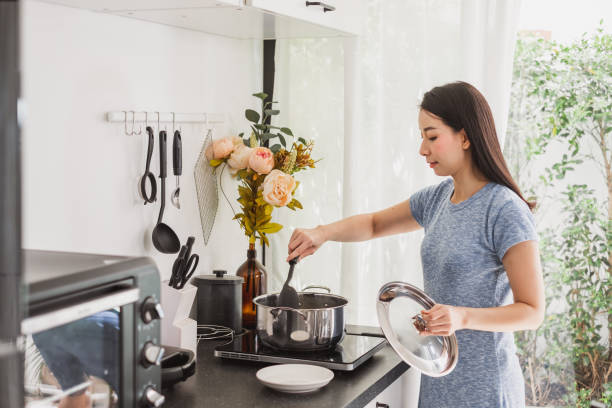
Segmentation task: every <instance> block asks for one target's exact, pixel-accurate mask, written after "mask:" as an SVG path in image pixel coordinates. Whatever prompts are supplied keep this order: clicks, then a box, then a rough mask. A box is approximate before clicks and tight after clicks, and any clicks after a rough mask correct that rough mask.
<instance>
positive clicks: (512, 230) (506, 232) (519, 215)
mask: <svg viewBox="0 0 612 408" xmlns="http://www.w3.org/2000/svg"><path fill="white" fill-rule="evenodd" d="M537 240H538V234H537V232H536V227H535V220H534V218H533V215H532V214H531V211H529V207H527V204H525V203H524V202H523V201H517V200H512V201H509V202H507V203H506V204H505V205H504V206H503V207H502V208H501V210H500V211H499V213H498V215H497V219H496V220H495V223H494V225H493V248H494V250H495V253H496V254H497V256H498V258H499V260H500V261H501V260H502V259H503V258H504V255H506V252H507V251H508V249H510V248H512V247H513V246H514V245H516V244H518V243H520V242H524V241H537Z"/></svg>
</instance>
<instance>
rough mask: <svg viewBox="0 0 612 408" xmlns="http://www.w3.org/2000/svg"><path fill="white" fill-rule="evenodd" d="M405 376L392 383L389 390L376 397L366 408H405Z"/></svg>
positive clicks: (386, 389)
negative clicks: (403, 389) (403, 397)
mask: <svg viewBox="0 0 612 408" xmlns="http://www.w3.org/2000/svg"><path fill="white" fill-rule="evenodd" d="M404 375H406V374H404ZM404 375H403V376H404ZM403 376H401V377H400V378H398V379H397V380H395V381H394V382H393V383H391V385H389V386H388V387H387V388H385V390H384V391H383V392H381V393H380V394H378V395H377V396H376V397H374V399H373V400H372V401H370V402H369V403H368V404H367V405H366V406H365V407H364V408H403V407H402V388H403V385H402V384H403Z"/></svg>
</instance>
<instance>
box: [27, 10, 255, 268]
mask: <svg viewBox="0 0 612 408" xmlns="http://www.w3.org/2000/svg"><path fill="white" fill-rule="evenodd" d="M23 6H24V7H23V25H22V30H23V33H22V41H23V43H22V48H21V50H22V66H23V96H24V100H25V108H26V110H25V112H26V114H25V122H24V129H23V245H24V247H25V248H37V249H50V250H62V251H76V252H93V253H107V254H122V255H146V256H151V257H153V258H154V259H155V261H156V262H157V265H158V267H159V268H160V272H161V275H162V278H166V279H167V278H168V277H169V275H170V271H169V269H170V267H171V265H172V262H173V260H174V257H175V255H165V254H160V253H159V252H157V251H156V250H155V249H154V248H153V246H152V244H151V239H150V237H151V231H152V229H153V227H154V225H155V222H156V219H157V213H158V210H159V199H158V202H157V203H156V204H154V205H147V206H144V205H143V201H142V200H141V199H140V198H139V196H138V191H137V182H138V179H139V177H140V175H141V174H142V172H143V170H144V162H145V154H146V136H145V132H144V129H143V134H142V135H140V136H126V135H125V134H124V129H123V123H120V124H118V123H109V122H106V121H105V120H104V113H105V112H107V111H121V110H136V111H138V110H141V111H143V110H149V111H156V110H157V111H162V112H169V111H176V112H183V113H191V112H205V111H206V112H220V113H225V114H227V117H228V119H229V120H228V121H227V123H225V124H224V125H222V126H218V127H217V129H216V132H215V134H216V137H222V136H227V135H229V134H231V133H238V132H240V131H242V130H244V129H246V128H247V126H246V123H245V120H244V119H243V118H244V113H243V112H244V109H245V108H247V107H254V103H255V102H256V99H255V98H254V97H252V96H251V94H252V93H254V92H258V91H260V90H261V76H262V74H261V66H262V61H261V59H262V52H261V41H241V40H232V39H228V38H223V37H217V36H212V35H208V34H203V33H198V32H194V31H188V30H182V29H177V28H173V27H168V26H163V25H158V24H152V23H147V22H142V21H137V20H132V19H127V18H123V17H115V16H109V15H104V14H99V13H93V12H89V11H83V10H77V9H72V8H67V7H62V6H55V5H49V4H46V3H41V2H37V1H32V0H30V1H25V2H24V4H23ZM155 127H156V126H155ZM162 127H163V126H162ZM168 130H169V137H168V163H169V166H168V174H169V178H168V180H167V181H168V183H167V194H168V197H167V198H168V199H167V206H166V213H165V216H164V221H165V222H166V223H167V224H169V225H170V226H171V227H172V228H173V229H174V230H175V231H176V232H177V234H178V235H179V237H180V239H181V241H182V242H183V243H184V242H185V240H186V239H187V237H188V236H189V235H194V236H195V237H196V244H195V246H194V252H195V253H199V254H200V257H201V259H200V265H201V266H200V267H199V268H198V273H210V271H211V269H212V268H224V269H227V270H228V271H229V272H230V273H234V272H235V271H236V269H237V268H238V266H239V265H240V264H241V263H242V262H243V261H244V260H245V259H246V250H247V247H248V241H247V239H246V237H245V236H244V235H243V233H242V232H241V231H240V229H239V227H238V226H237V224H235V221H231V216H230V215H229V214H230V210H229V207H228V205H227V203H225V202H223V201H220V202H219V208H220V210H219V212H218V214H217V219H216V222H215V227H214V229H213V231H212V235H211V238H210V241H209V244H208V246H207V247H205V246H204V242H203V238H202V232H201V227H200V220H199V213H198V208H197V201H196V195H195V187H194V178H193V166H194V163H195V160H196V159H197V156H198V153H199V150H200V147H201V143H202V141H203V139H204V127H203V125H182V137H183V139H182V140H183V150H184V152H183V177H182V178H181V210H180V211H179V210H177V209H175V208H174V207H172V206H171V205H170V202H169V194H170V192H171V191H172V190H173V189H174V184H175V182H174V177H173V176H172V161H171V145H172V144H171V140H172V133H171V125H170V129H168ZM157 142H158V141H157V135H156V140H155V143H156V145H155V152H154V156H153V165H152V171H153V173H154V174H156V175H157V174H158V170H157V169H158V167H159V165H158V160H159V153H158V143H157ZM157 181H158V194H159V178H158V180H157ZM226 185H227V186H230V187H228V189H227V190H228V191H229V192H232V193H233V192H234V190H235V188H233V186H232V184H231V182H229V181H228V182H227V183H226Z"/></svg>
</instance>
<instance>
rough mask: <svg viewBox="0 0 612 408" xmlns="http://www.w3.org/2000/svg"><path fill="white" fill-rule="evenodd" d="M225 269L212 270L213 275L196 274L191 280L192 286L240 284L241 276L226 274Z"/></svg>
mask: <svg viewBox="0 0 612 408" xmlns="http://www.w3.org/2000/svg"><path fill="white" fill-rule="evenodd" d="M226 274H227V271H224V270H214V271H213V275H196V276H194V277H193V279H192V280H191V284H192V285H194V286H202V285H242V281H243V279H242V277H241V276H235V275H226ZM224 275H225V276H224Z"/></svg>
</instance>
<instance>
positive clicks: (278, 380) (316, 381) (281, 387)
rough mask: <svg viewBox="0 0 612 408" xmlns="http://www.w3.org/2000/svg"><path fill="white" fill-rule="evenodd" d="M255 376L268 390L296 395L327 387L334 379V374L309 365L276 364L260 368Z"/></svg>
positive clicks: (322, 368) (323, 368) (325, 369)
mask: <svg viewBox="0 0 612 408" xmlns="http://www.w3.org/2000/svg"><path fill="white" fill-rule="evenodd" d="M256 376H257V379H258V380H259V381H260V382H261V383H262V384H264V385H266V386H268V387H270V388H273V389H275V390H278V391H282V392H289V393H294V394H297V393H302V392H311V391H314V390H317V389H319V388H321V387H323V386H324V385H327V384H328V383H329V382H330V381H331V380H332V379H333V378H334V372H333V371H332V370H329V369H327V368H325V367H319V366H315V365H310V364H278V365H272V366H268V367H264V368H262V369H261V370H259V371H257V374H256Z"/></svg>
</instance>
